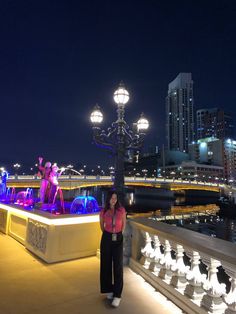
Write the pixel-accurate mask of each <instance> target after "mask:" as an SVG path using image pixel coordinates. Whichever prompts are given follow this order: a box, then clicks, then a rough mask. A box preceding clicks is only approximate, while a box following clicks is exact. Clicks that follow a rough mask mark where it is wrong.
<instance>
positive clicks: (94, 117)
mask: <svg viewBox="0 0 236 314" xmlns="http://www.w3.org/2000/svg"><path fill="white" fill-rule="evenodd" d="M102 120H103V114H102V112H101V110H100V108H99V106H98V105H96V106H95V107H94V110H93V112H92V113H91V115H90V121H91V122H92V123H93V124H99V123H101V122H102Z"/></svg>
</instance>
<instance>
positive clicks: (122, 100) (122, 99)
mask: <svg viewBox="0 0 236 314" xmlns="http://www.w3.org/2000/svg"><path fill="white" fill-rule="evenodd" d="M113 98H114V101H115V102H116V103H117V105H125V104H127V102H128V101H129V92H128V91H127V90H126V89H125V87H124V85H123V84H120V86H119V87H118V89H117V90H116V91H115V92H114V96H113Z"/></svg>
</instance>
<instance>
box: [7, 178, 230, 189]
mask: <svg viewBox="0 0 236 314" xmlns="http://www.w3.org/2000/svg"><path fill="white" fill-rule="evenodd" d="M8 180H9V181H10V182H12V181H30V180H36V181H39V180H40V177H38V176H37V175H16V176H9V178H8ZM59 180H60V181H87V182H89V181H100V182H102V181H113V180H114V177H113V176H99V175H97V176H91V175H72V176H70V175H62V176H60V177H59ZM125 182H127V183H130V182H136V183H139V182H140V183H143V182H146V183H167V184H168V183H175V184H178V185H186V184H192V185H199V186H200V185H204V186H212V187H214V186H215V187H220V188H223V187H224V186H226V185H224V184H219V183H212V182H201V181H196V180H195V181H186V180H179V179H177V180H176V179H166V178H154V177H135V176H129V177H125Z"/></svg>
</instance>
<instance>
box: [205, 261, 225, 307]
mask: <svg viewBox="0 0 236 314" xmlns="http://www.w3.org/2000/svg"><path fill="white" fill-rule="evenodd" d="M202 262H203V263H204V264H205V265H207V271H208V276H207V280H206V281H205V283H204V284H203V289H204V290H205V291H206V294H205V295H204V296H203V298H202V302H201V305H202V306H203V307H204V308H205V309H207V310H208V311H209V312H210V313H222V312H223V311H224V310H225V309H226V305H225V303H224V302H223V299H222V296H223V295H224V294H225V284H222V283H219V281H218V277H217V272H218V269H217V268H218V267H219V266H220V265H221V263H220V262H219V261H217V260H215V259H213V258H210V257H206V256H204V257H202Z"/></svg>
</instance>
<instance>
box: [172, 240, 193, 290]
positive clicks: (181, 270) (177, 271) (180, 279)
mask: <svg viewBox="0 0 236 314" xmlns="http://www.w3.org/2000/svg"><path fill="white" fill-rule="evenodd" d="M172 248H173V250H174V251H175V253H176V262H175V263H174V265H172V266H171V270H172V271H173V272H174V274H173V277H172V280H171V284H172V285H173V286H174V287H175V288H177V289H178V290H179V291H181V292H184V290H185V287H186V285H187V280H186V273H187V272H188V270H189V266H185V264H184V248H183V246H182V245H180V244H177V243H175V244H174V245H173V247H172Z"/></svg>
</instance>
